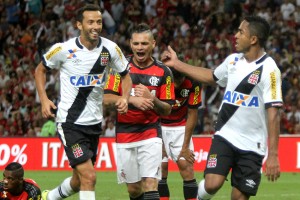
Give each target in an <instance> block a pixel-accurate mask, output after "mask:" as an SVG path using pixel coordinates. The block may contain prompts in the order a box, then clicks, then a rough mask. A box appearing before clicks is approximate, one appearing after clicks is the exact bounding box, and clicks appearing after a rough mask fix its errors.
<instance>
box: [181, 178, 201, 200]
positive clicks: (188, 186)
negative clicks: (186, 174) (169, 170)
mask: <svg viewBox="0 0 300 200" xmlns="http://www.w3.org/2000/svg"><path fill="white" fill-rule="evenodd" d="M183 194H184V199H186V200H196V199H197V195H198V184H197V182H196V179H193V180H190V181H183Z"/></svg>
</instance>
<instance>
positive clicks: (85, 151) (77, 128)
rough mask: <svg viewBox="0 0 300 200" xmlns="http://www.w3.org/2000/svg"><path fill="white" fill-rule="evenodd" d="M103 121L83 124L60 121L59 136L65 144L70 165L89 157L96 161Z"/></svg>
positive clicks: (72, 165)
mask: <svg viewBox="0 0 300 200" xmlns="http://www.w3.org/2000/svg"><path fill="white" fill-rule="evenodd" d="M101 130H102V129H101V123H100V124H96V125H90V126H83V125H77V124H71V123H59V124H58V132H59V138H60V140H61V142H62V143H63V145H64V149H65V152H66V155H67V157H68V159H69V163H70V166H71V167H72V168H74V167H75V166H76V165H78V164H80V163H83V162H85V161H87V160H89V159H91V160H92V162H93V164H94V163H95V162H96V157H97V149H98V143H99V136H100V134H101Z"/></svg>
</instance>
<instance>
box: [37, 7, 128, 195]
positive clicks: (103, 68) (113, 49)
mask: <svg viewBox="0 0 300 200" xmlns="http://www.w3.org/2000/svg"><path fill="white" fill-rule="evenodd" d="M76 17H77V28H78V29H79V30H80V36H79V37H76V38H72V39H70V40H68V41H66V42H64V43H57V44H55V45H53V46H52V47H51V48H50V50H49V51H48V52H47V53H46V54H44V55H43V58H42V59H43V60H42V62H41V63H40V64H39V65H38V66H37V68H36V74H35V80H36V85H37V90H38V94H39V97H40V100H41V105H42V114H43V117H45V118H48V117H54V114H53V113H52V112H51V110H52V109H56V106H55V105H54V103H53V102H52V101H51V100H49V98H48V96H47V94H46V92H45V87H44V86H45V74H46V72H47V71H48V70H50V69H54V68H55V69H58V70H60V102H59V104H58V108H57V115H56V123H57V130H58V134H59V138H60V140H61V142H62V144H63V145H64V149H65V152H66V155H67V157H68V160H69V163H70V166H71V167H72V168H73V174H72V177H69V178H66V179H65V180H64V181H63V182H62V184H61V185H59V186H58V187H56V188H55V189H53V190H51V191H48V190H46V191H43V194H42V198H43V200H47V199H48V200H58V199H63V198H67V197H68V196H70V195H72V194H74V193H75V192H78V191H79V198H80V200H94V199H95V184H96V171H95V169H94V162H95V161H96V156H97V155H96V153H97V147H98V143H99V135H100V134H101V121H102V119H103V116H102V98H103V87H104V84H105V81H106V80H107V76H106V75H107V72H108V71H109V69H110V68H113V69H114V70H115V71H117V72H118V73H119V74H120V79H121V80H122V88H123V90H122V96H121V97H120V98H118V100H117V101H116V106H117V110H118V112H120V113H122V114H124V113H126V112H127V109H128V98H129V94H130V91H131V87H132V81H131V78H130V76H129V74H128V69H127V67H128V62H127V60H126V58H125V57H124V55H123V53H122V52H121V50H120V48H119V47H118V46H117V45H116V44H115V43H114V42H112V41H110V40H108V39H106V38H103V37H100V32H101V30H102V17H101V12H100V8H99V7H98V6H96V5H93V4H87V5H86V6H84V7H82V8H80V9H79V11H78V13H77V15H76Z"/></svg>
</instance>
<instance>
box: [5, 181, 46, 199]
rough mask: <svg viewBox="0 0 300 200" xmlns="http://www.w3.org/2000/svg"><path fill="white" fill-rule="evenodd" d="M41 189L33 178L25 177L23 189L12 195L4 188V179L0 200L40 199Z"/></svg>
mask: <svg viewBox="0 0 300 200" xmlns="http://www.w3.org/2000/svg"><path fill="white" fill-rule="evenodd" d="M40 199H41V190H40V187H39V186H38V185H37V183H36V182H35V181H34V180H32V179H24V182H23V191H22V193H21V194H19V195H17V196H16V195H12V194H11V193H10V192H8V191H5V190H4V184H3V181H1V182H0V200H40Z"/></svg>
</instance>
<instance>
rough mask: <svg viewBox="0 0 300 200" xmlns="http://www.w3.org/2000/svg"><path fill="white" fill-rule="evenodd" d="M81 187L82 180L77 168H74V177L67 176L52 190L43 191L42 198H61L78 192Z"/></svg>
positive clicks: (56, 199)
mask: <svg viewBox="0 0 300 200" xmlns="http://www.w3.org/2000/svg"><path fill="white" fill-rule="evenodd" d="M79 188H80V180H79V177H78V175H77V173H76V170H73V175H72V177H68V178H66V179H65V180H64V181H63V182H62V183H61V184H60V185H59V186H57V187H56V188H54V189H53V190H51V191H43V196H42V198H43V200H47V199H54V200H61V199H64V198H67V197H69V196H71V195H73V194H74V193H76V192H78V191H79Z"/></svg>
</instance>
